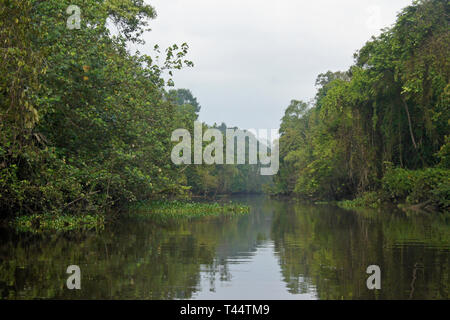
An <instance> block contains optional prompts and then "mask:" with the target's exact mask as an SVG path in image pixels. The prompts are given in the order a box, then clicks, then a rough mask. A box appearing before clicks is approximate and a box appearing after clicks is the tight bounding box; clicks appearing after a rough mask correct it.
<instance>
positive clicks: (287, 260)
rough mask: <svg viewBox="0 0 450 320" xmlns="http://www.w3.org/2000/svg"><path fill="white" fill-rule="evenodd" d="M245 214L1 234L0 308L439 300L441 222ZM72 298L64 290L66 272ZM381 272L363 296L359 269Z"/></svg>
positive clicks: (446, 233)
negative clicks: (66, 302) (71, 277)
mask: <svg viewBox="0 0 450 320" xmlns="http://www.w3.org/2000/svg"><path fill="white" fill-rule="evenodd" d="M233 200H234V201H238V202H243V203H247V204H249V205H250V206H251V213H250V214H249V215H246V216H241V217H234V218H223V217H222V218H207V219H203V220H199V221H191V222H178V223H173V224H171V225H167V226H161V225H157V224H155V223H152V222H150V221H145V220H141V219H139V220H138V219H127V220H125V221H122V222H121V223H120V224H117V225H113V226H108V227H107V228H106V230H104V231H101V232H99V233H96V232H84V233H82V234H80V233H62V234H56V235H55V234H53V235H32V234H15V233H14V232H11V231H10V230H9V231H8V230H1V232H0V240H1V243H0V295H1V298H2V299H34V298H51V299H81V298H82V299H448V298H449V287H450V279H449V273H450V272H449V270H450V268H449V267H450V266H449V257H450V217H449V215H448V214H447V215H445V214H427V215H423V214H408V215H407V214H405V213H403V212H398V211H380V212H377V211H364V212H358V213H357V212H353V211H346V210H342V209H339V208H336V207H332V206H323V205H319V206H310V205H304V204H298V203H295V202H292V201H284V200H283V201H281V200H269V199H267V198H264V197H260V196H252V197H239V198H235V199H233ZM72 264H75V265H79V266H80V268H81V290H68V289H67V288H66V280H67V277H68V275H67V274H66V269H67V266H69V265H72ZM369 265H378V266H380V268H381V290H374V291H372V290H368V289H367V287H366V280H367V277H368V276H369V275H367V274H366V268H367V267H368V266H369Z"/></svg>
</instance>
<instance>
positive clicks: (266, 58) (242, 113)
mask: <svg viewBox="0 0 450 320" xmlns="http://www.w3.org/2000/svg"><path fill="white" fill-rule="evenodd" d="M146 2H147V3H149V4H151V5H152V6H153V7H155V9H156V11H157V14H158V17H157V18H156V19H155V20H153V21H151V22H150V27H151V29H152V31H151V32H148V33H146V34H145V35H144V39H145V41H146V44H145V45H144V46H143V47H141V48H139V50H140V51H141V52H143V53H147V54H151V52H152V48H153V46H154V44H159V45H160V46H161V47H162V48H166V47H168V46H169V45H171V44H173V43H177V44H181V43H183V42H187V43H188V44H189V46H190V51H189V55H188V58H189V59H190V60H192V61H193V62H194V64H195V66H194V68H186V69H183V70H181V71H176V73H175V77H174V81H175V88H188V89H190V90H191V91H192V92H193V94H194V96H196V97H197V100H198V101H199V103H200V104H201V106H202V109H201V111H200V120H201V121H204V122H206V123H208V124H211V125H212V124H213V123H214V122H216V123H218V124H220V123H221V122H225V123H226V124H227V125H228V126H238V127H240V128H241V129H250V128H255V129H276V128H278V127H279V125H280V119H281V117H282V116H283V113H284V110H285V108H286V107H287V106H288V105H289V102H290V101H291V100H292V99H298V100H304V101H308V100H310V99H312V98H313V97H314V95H315V92H316V91H315V87H314V83H315V79H316V77H317V75H318V74H319V73H323V72H326V71H328V70H331V71H338V70H347V69H348V68H349V66H350V65H351V64H352V63H353V53H354V52H355V51H356V50H358V49H359V48H361V47H362V46H363V45H364V43H365V42H366V41H367V40H369V39H370V37H371V36H372V35H377V34H379V29H381V28H384V27H387V26H390V25H392V24H393V23H394V22H395V19H396V14H397V13H398V12H399V10H400V9H402V8H404V7H405V6H407V5H409V4H411V2H412V1H411V0H340V1H338V0H308V1H306V0H277V1H266V0H146Z"/></svg>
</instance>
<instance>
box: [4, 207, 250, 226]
mask: <svg viewBox="0 0 450 320" xmlns="http://www.w3.org/2000/svg"><path fill="white" fill-rule="evenodd" d="M249 211H250V208H249V207H248V206H244V205H240V204H237V203H233V202H231V201H230V202H227V203H219V202H196V201H186V200H183V201H180V200H153V201H142V202H139V203H136V204H134V205H131V206H130V207H128V208H127V209H126V210H124V211H123V212H120V213H115V214H113V215H112V216H114V217H119V219H120V217H122V216H126V217H139V218H146V219H151V220H155V221H158V222H165V221H170V220H180V219H194V218H202V217H208V216H220V215H228V216H230V215H240V214H246V213H248V212H249ZM107 218H108V217H107V215H105V214H80V215H52V214H45V213H44V214H33V215H25V216H18V217H16V218H14V219H12V220H11V221H8V222H7V224H9V225H10V226H12V227H14V228H15V229H16V230H17V231H19V232H43V231H73V230H89V229H95V230H101V229H103V228H104V227H105V225H106V224H107V223H109V222H110V220H111V219H107Z"/></svg>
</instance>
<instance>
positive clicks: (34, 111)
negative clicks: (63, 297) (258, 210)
mask: <svg viewBox="0 0 450 320" xmlns="http://www.w3.org/2000/svg"><path fill="white" fill-rule="evenodd" d="M69 5H78V6H79V7H80V9H81V24H80V28H79V29H76V28H75V29H73V28H72V29H70V28H68V27H67V19H68V18H69V15H68V14H67V12H66V10H67V8H68V7H69ZM155 17H156V12H155V10H154V9H153V8H152V7H151V6H149V5H146V4H145V3H144V1H143V0H124V1H120V5H118V3H117V1H96V0H83V1H77V0H70V1H69V0H49V1H38V0H0V212H1V214H0V215H1V216H2V217H5V216H9V215H27V214H32V213H36V212H44V213H50V214H57V215H58V214H61V213H68V214H76V213H79V212H106V211H108V210H110V209H111V208H121V207H123V206H125V205H128V204H129V203H130V202H135V201H138V200H144V199H151V198H161V197H165V196H188V195H190V194H192V193H198V194H202V195H210V194H221V193H232V192H260V191H261V181H260V180H259V179H260V176H259V173H257V171H258V168H257V167H255V166H248V165H243V166H237V167H234V166H206V165H202V166H190V167H186V166H175V165H174V164H172V162H171V158H170V154H171V149H172V147H173V145H174V144H173V143H172V142H171V141H170V138H171V133H172V131H173V130H175V129H176V128H191V127H192V126H193V122H194V121H195V120H196V119H197V117H198V112H199V110H200V106H199V104H198V102H197V100H196V99H195V98H194V97H193V96H192V93H191V92H190V91H189V90H186V89H179V90H169V91H167V90H166V89H165V88H166V86H167V85H169V86H170V85H172V86H173V81H172V79H171V76H172V71H173V70H176V69H181V68H182V67H184V66H192V65H193V64H192V62H191V61H189V60H187V59H186V54H187V52H188V46H187V44H182V45H180V46H177V45H173V46H171V47H169V48H168V49H167V50H165V51H164V52H162V53H161V52H160V51H161V50H160V49H159V48H158V47H155V55H157V56H158V59H152V58H151V57H150V56H147V55H143V54H140V53H136V54H131V53H130V52H129V51H128V50H127V45H128V44H129V43H140V42H142V41H141V38H140V36H141V34H142V33H143V31H144V30H145V29H146V27H147V23H146V21H148V20H149V19H153V18H155ZM107 22H108V24H109V25H114V26H115V27H116V29H117V32H118V33H117V34H116V35H112V34H111V32H110V29H109V28H108V27H107V25H108V24H107ZM153 58H155V57H153ZM167 77H169V79H168V80H167ZM165 79H166V80H165ZM224 126H225V125H224V124H222V127H224ZM225 127H226V126H225Z"/></svg>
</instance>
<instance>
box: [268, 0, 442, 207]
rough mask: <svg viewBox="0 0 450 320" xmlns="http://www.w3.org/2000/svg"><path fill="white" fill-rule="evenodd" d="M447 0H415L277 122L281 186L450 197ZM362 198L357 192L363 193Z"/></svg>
mask: <svg viewBox="0 0 450 320" xmlns="http://www.w3.org/2000/svg"><path fill="white" fill-rule="evenodd" d="M449 44H450V33H449V2H448V1H445V0H429V1H426V0H424V1H414V3H413V4H412V5H410V6H408V7H406V8H404V9H403V10H402V11H401V12H400V13H399V15H398V18H397V21H396V23H395V24H394V25H393V26H392V27H391V28H387V29H384V30H383V32H382V33H381V35H380V36H378V37H373V38H372V39H371V40H370V41H368V42H367V43H366V44H365V45H364V47H362V48H361V49H360V50H359V51H358V52H357V53H356V54H355V56H354V57H355V63H354V65H352V66H351V67H350V69H349V70H348V71H345V72H327V73H324V74H320V75H319V77H318V78H317V81H316V86H317V94H316V97H315V100H314V102H313V103H312V104H307V103H305V102H302V101H296V100H293V101H292V102H291V104H290V105H289V107H288V108H287V109H286V112H285V115H284V117H283V119H282V122H281V127H280V136H281V137H280V172H279V174H278V175H277V176H276V178H275V180H276V181H275V187H274V188H273V189H272V190H271V192H272V193H275V194H289V195H296V196H299V197H304V198H310V199H332V200H341V199H346V198H354V197H356V196H361V197H362V199H363V201H362V202H363V203H364V202H367V204H369V205H373V204H374V203H377V202H380V201H385V200H388V201H399V202H405V201H406V202H409V203H410V204H416V205H417V204H419V205H421V204H423V205H430V206H434V207H440V208H441V209H445V208H447V209H448V207H449V205H450V180H449V179H450V170H449V169H450V131H449V126H450V110H449V108H450V86H449V71H450V69H449V57H450V51H449ZM360 203H361V201H360Z"/></svg>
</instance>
